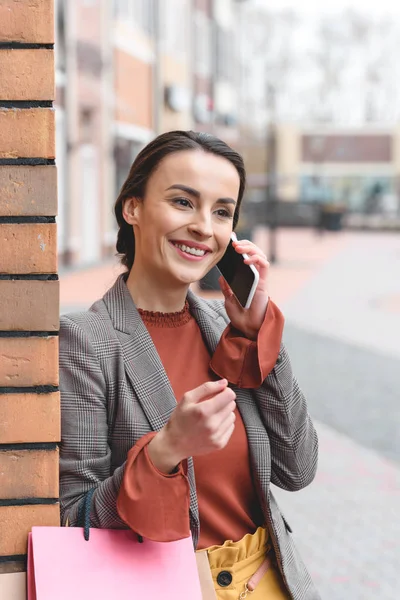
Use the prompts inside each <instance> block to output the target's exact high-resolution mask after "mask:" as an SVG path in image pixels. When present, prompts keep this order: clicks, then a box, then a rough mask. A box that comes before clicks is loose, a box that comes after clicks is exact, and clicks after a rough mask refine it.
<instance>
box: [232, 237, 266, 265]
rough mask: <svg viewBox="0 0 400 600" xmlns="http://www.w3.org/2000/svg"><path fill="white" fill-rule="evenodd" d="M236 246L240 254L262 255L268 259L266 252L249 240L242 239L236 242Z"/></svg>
mask: <svg viewBox="0 0 400 600" xmlns="http://www.w3.org/2000/svg"><path fill="white" fill-rule="evenodd" d="M234 247H235V250H236V252H238V253H239V254H248V255H249V256H261V257H263V258H264V259H265V260H268V259H267V257H266V255H265V254H264V252H262V250H261V249H260V248H259V247H258V246H256V245H255V244H253V243H252V242H249V241H248V240H241V241H240V242H237V243H235V244H234Z"/></svg>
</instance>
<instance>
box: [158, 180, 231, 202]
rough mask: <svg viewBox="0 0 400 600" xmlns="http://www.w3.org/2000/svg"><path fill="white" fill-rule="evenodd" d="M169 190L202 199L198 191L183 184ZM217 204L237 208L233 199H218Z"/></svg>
mask: <svg viewBox="0 0 400 600" xmlns="http://www.w3.org/2000/svg"><path fill="white" fill-rule="evenodd" d="M168 190H181V191H182V192H186V193H187V194H190V195H191V196H194V197H195V198H200V195H201V194H200V192H199V191H198V190H195V189H194V188H191V187H188V186H187V185H183V184H182V183H175V184H174V185H171V186H170V187H169V188H167V190H166V191H168ZM217 202H220V203H221V204H232V205H233V206H236V202H235V200H234V199H233V198H218V200H217Z"/></svg>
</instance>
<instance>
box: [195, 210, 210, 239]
mask: <svg viewBox="0 0 400 600" xmlns="http://www.w3.org/2000/svg"><path fill="white" fill-rule="evenodd" d="M189 231H190V232H191V233H192V234H193V235H195V236H196V237H199V238H201V239H209V238H210V237H212V235H213V227H212V220H211V215H210V214H209V213H205V212H201V213H200V212H199V213H197V214H196V217H195V219H193V221H192V223H190V225H189Z"/></svg>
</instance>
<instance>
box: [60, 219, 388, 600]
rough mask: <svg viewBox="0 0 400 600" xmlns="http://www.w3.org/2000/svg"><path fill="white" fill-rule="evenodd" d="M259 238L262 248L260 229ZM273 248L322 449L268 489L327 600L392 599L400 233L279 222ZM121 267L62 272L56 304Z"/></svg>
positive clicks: (80, 297)
mask: <svg viewBox="0 0 400 600" xmlns="http://www.w3.org/2000/svg"><path fill="white" fill-rule="evenodd" d="M254 239H255V241H256V242H257V243H258V244H260V245H261V246H263V247H264V248H265V250H266V251H267V250H268V236H267V234H266V232H265V231H263V230H261V229H260V230H258V231H257V232H256V235H255V238H254ZM278 252H279V259H280V260H279V263H278V264H277V265H276V266H273V267H271V295H272V297H273V298H274V300H275V301H276V302H277V303H278V304H279V305H280V306H281V307H282V309H283V311H284V313H285V316H286V328H285V342H286V344H287V346H288V348H289V351H290V355H291V358H292V363H293V367H294V371H295V374H296V376H297V378H298V380H299V382H300V384H301V386H302V388H303V390H304V391H305V393H306V395H307V398H308V402H309V408H310V412H311V414H312V416H313V418H314V420H315V423H316V426H317V429H318V433H319V437H320V448H321V450H320V464H319V470H318V474H317V477H316V480H315V482H314V483H313V484H312V485H311V486H310V487H309V488H307V489H306V490H303V491H301V492H298V493H295V494H292V493H288V492H284V491H282V490H278V489H275V490H274V491H275V492H276V495H277V497H278V499H279V502H280V504H281V506H282V509H283V511H284V512H285V515H286V517H287V519H288V521H289V522H290V524H291V526H292V529H293V532H294V533H293V535H294V537H295V539H296V542H297V543H298V545H299V546H300V547H301V550H302V553H303V557H304V560H305V562H306V563H307V565H308V567H309V569H310V571H311V572H312V574H313V577H314V579H315V581H316V583H317V586H318V588H319V590H320V592H321V595H322V598H323V599H324V600H377V599H379V600H397V599H398V598H399V592H398V589H399V587H400V574H399V567H400V543H399V540H400V401H399V397H400V341H399V340H400V235H396V234H389V235H381V234H368V233H351V232H346V233H344V234H336V235H335V234H326V235H324V236H322V237H321V238H320V237H318V236H316V235H315V233H314V232H312V231H307V230H282V231H280V232H279V237H278ZM118 271H119V269H118V267H117V266H116V263H115V262H112V261H111V262H109V263H107V264H106V265H103V266H102V267H100V268H97V269H90V270H88V271H82V272H76V273H70V274H67V273H66V274H64V275H63V276H62V277H61V299H62V312H65V311H67V310H71V309H77V308H80V307H86V306H88V305H89V304H90V303H91V302H92V301H93V300H94V299H95V298H97V297H99V296H101V295H102V294H103V293H104V290H105V289H106V288H107V287H108V286H109V285H110V284H111V283H112V280H113V278H115V276H116V274H117V273H118ZM214 295H215V294H214Z"/></svg>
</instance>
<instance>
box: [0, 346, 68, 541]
mask: <svg viewBox="0 0 400 600" xmlns="http://www.w3.org/2000/svg"><path fill="white" fill-rule="evenodd" d="M37 385H58V338H57V337H53V336H52V337H48V338H45V337H28V338H0V387H2V386H3V387H20V386H23V387H30V386H37ZM0 531H1V530H0Z"/></svg>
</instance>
